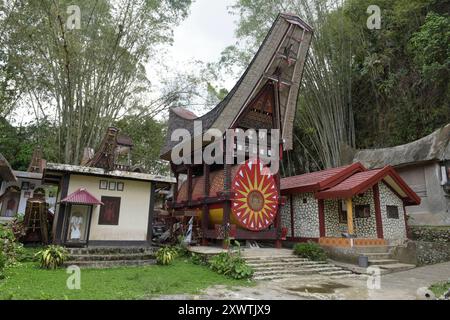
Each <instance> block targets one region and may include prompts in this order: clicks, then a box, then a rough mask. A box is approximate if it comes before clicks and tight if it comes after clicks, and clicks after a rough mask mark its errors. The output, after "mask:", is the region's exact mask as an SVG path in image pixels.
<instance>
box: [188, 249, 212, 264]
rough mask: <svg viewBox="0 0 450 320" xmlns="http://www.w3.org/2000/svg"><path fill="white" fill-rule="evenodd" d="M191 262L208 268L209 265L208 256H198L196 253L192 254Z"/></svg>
mask: <svg viewBox="0 0 450 320" xmlns="http://www.w3.org/2000/svg"><path fill="white" fill-rule="evenodd" d="M190 260H191V262H192V263H193V264H197V265H201V266H207V265H208V259H207V257H206V255H202V254H198V253H195V252H192V253H191V257H190Z"/></svg>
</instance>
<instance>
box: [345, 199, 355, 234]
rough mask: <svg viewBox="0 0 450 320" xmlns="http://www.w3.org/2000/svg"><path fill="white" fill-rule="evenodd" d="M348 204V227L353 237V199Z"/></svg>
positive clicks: (348, 200)
mask: <svg viewBox="0 0 450 320" xmlns="http://www.w3.org/2000/svg"><path fill="white" fill-rule="evenodd" d="M346 203H347V227H348V233H349V234H351V235H352V234H353V233H354V228H353V203H352V198H349V199H347V200H346Z"/></svg>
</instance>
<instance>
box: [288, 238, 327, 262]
mask: <svg viewBox="0 0 450 320" xmlns="http://www.w3.org/2000/svg"><path fill="white" fill-rule="evenodd" d="M294 254H296V255H298V256H299V257H301V258H306V259H310V260H313V261H325V260H327V255H326V253H325V251H324V250H323V249H322V247H321V246H319V245H318V244H317V243H314V242H308V243H297V244H295V246H294Z"/></svg>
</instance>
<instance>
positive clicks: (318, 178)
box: [281, 162, 366, 192]
mask: <svg viewBox="0 0 450 320" xmlns="http://www.w3.org/2000/svg"><path fill="white" fill-rule="evenodd" d="M365 170H366V169H365V168H364V167H363V165H361V164H360V163H359V162H357V163H354V164H351V165H347V166H343V167H338V168H331V169H327V170H322V171H317V172H312V173H306V174H302V175H298V176H292V177H286V178H283V179H281V190H282V191H283V190H284V191H295V192H313V191H318V190H321V189H323V188H327V187H332V186H334V185H336V184H338V183H339V182H341V181H342V180H344V179H345V178H347V177H349V176H351V175H352V174H354V173H355V172H360V171H365Z"/></svg>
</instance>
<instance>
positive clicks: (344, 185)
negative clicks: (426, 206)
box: [316, 166, 420, 205]
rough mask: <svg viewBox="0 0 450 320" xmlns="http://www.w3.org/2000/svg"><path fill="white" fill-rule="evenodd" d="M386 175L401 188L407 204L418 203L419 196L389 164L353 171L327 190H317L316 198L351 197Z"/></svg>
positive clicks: (362, 191)
mask: <svg viewBox="0 0 450 320" xmlns="http://www.w3.org/2000/svg"><path fill="white" fill-rule="evenodd" d="M387 176H390V177H391V178H392V180H393V181H394V182H395V184H396V185H397V186H398V187H399V188H401V190H402V191H403V192H404V193H405V194H406V197H405V198H404V200H406V202H407V203H408V204H412V205H415V204H420V198H419V196H418V195H417V194H416V193H415V192H414V191H413V190H412V189H411V188H410V187H409V186H408V185H407V184H406V182H405V181H404V180H403V179H402V178H401V177H400V176H399V175H398V173H397V172H396V171H395V170H394V169H393V168H392V167H390V166H387V167H385V168H383V169H376V170H368V171H363V172H358V173H355V174H354V175H352V176H350V177H348V178H347V179H345V180H344V181H342V182H341V183H339V184H337V185H335V186H334V187H331V188H329V189H327V190H324V191H321V192H318V193H317V194H316V198H318V199H332V198H351V197H353V196H356V195H357V194H360V193H364V192H365V191H367V190H368V189H369V188H371V187H372V186H374V185H375V184H377V183H378V182H380V181H382V180H383V179H384V178H386V177H387Z"/></svg>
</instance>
